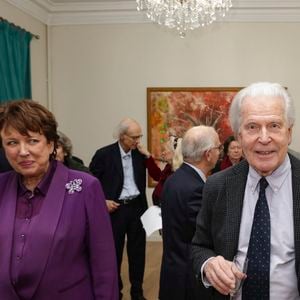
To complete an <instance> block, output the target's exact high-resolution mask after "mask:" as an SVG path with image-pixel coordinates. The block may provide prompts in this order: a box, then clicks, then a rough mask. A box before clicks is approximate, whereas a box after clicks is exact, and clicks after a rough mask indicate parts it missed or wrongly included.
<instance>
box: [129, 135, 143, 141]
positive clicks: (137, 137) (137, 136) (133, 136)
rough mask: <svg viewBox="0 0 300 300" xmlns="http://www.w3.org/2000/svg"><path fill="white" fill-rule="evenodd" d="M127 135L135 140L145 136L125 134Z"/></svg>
mask: <svg viewBox="0 0 300 300" xmlns="http://www.w3.org/2000/svg"><path fill="white" fill-rule="evenodd" d="M125 135H126V136H128V137H129V138H131V139H132V140H133V141H138V140H139V139H141V138H142V137H143V135H142V134H141V135H129V134H125Z"/></svg>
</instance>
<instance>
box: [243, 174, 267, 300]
mask: <svg viewBox="0 0 300 300" xmlns="http://www.w3.org/2000/svg"><path fill="white" fill-rule="evenodd" d="M259 186H260V190H259V197H258V200H257V203H256V206H255V212H254V218H253V223H252V230H251V236H250V241H249V246H248V253H247V257H248V259H249V262H248V270H247V278H246V280H245V282H244V285H243V292H242V296H243V297H242V299H243V300H268V299H269V298H270V248H271V241H270V240H271V224H270V223H271V222H270V212H269V207H268V203H267V199H266V193H265V190H266V187H267V186H268V182H267V180H266V179H265V177H262V178H261V179H260V181H259Z"/></svg>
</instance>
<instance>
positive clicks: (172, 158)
mask: <svg viewBox="0 0 300 300" xmlns="http://www.w3.org/2000/svg"><path fill="white" fill-rule="evenodd" d="M181 141H182V138H177V137H175V138H174V141H173V142H172V150H171V151H170V152H168V154H169V157H167V158H165V159H166V160H167V164H166V166H165V168H164V169H163V170H162V173H161V176H160V178H159V181H158V182H157V185H156V186H155V188H154V190H153V193H152V201H153V204H154V205H158V206H160V204H161V200H160V197H161V192H162V190H163V185H164V183H165V181H166V180H167V178H168V177H169V176H170V175H171V174H173V173H174V172H175V171H176V170H177V169H178V168H179V167H180V166H181V164H182V162H183V157H182V153H181Z"/></svg>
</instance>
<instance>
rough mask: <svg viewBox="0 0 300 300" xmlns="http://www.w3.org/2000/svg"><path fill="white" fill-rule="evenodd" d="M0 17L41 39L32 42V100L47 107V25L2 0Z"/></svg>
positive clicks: (0, 2) (0, 1)
mask: <svg viewBox="0 0 300 300" xmlns="http://www.w3.org/2000/svg"><path fill="white" fill-rule="evenodd" d="M0 16H1V17H3V18H4V19H6V20H8V21H9V22H12V23H14V24H16V25H18V26H20V27H22V28H24V29H26V30H27V31H30V32H31V33H33V34H36V35H39V36H40V39H39V40H37V39H32V41H31V82H32V98H33V99H34V100H36V101H39V102H40V103H42V104H44V105H47V103H48V99H47V94H48V93H47V39H46V37H47V35H46V29H47V27H46V25H45V24H43V23H42V22H40V21H38V20H36V19H34V18H33V17H31V16H29V15H27V14H25V13H24V12H22V11H21V10H19V9H17V8H16V7H15V6H13V5H11V4H9V3H7V2H6V1H4V0H0Z"/></svg>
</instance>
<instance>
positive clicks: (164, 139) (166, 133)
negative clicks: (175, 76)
mask: <svg viewBox="0 0 300 300" xmlns="http://www.w3.org/2000/svg"><path fill="white" fill-rule="evenodd" d="M241 89H242V87H148V88H147V134H148V135H147V137H148V149H149V151H150V153H151V154H152V156H153V158H154V159H155V160H156V162H158V165H159V166H160V168H164V165H165V163H166V162H165V161H164V159H163V155H162V153H165V151H168V150H165V149H167V148H169V147H170V145H169V144H170V137H172V136H175V137H182V136H183V134H184V132H185V131H186V130H187V129H188V128H190V127H192V126H197V125H201V124H203V125H208V126H213V127H215V128H216V130H217V132H218V133H219V136H220V141H221V143H223V142H224V140H225V139H226V137H227V136H229V135H231V134H232V131H231V128H230V124H229V120H228V110H229V106H230V103H231V101H232V99H233V97H234V95H235V94H236V93H237V92H238V91H240V90H241ZM155 185H156V182H155V181H154V180H153V179H152V178H150V176H149V177H148V187H154V186H155Z"/></svg>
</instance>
